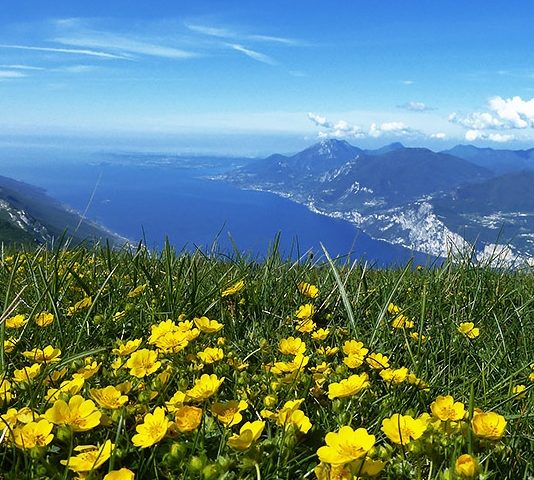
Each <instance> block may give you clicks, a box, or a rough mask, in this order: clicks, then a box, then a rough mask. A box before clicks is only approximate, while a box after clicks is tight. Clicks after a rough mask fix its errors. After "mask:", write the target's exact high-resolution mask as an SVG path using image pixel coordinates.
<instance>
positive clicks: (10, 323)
mask: <svg viewBox="0 0 534 480" xmlns="http://www.w3.org/2000/svg"><path fill="white" fill-rule="evenodd" d="M27 323H28V320H26V316H25V315H15V316H14V317H10V318H6V321H5V326H6V328H20V327H23V326H24V325H26V324H27Z"/></svg>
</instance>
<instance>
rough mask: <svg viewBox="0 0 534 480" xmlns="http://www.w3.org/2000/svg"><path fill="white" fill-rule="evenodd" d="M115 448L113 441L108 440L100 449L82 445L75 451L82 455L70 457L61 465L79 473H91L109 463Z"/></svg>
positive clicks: (62, 461)
mask: <svg viewBox="0 0 534 480" xmlns="http://www.w3.org/2000/svg"><path fill="white" fill-rule="evenodd" d="M114 448H115V445H113V443H111V440H106V442H105V443H104V445H101V446H100V447H98V446H95V445H80V446H78V447H76V448H74V450H75V451H76V452H81V453H79V454H78V455H76V456H72V457H70V458H69V459H68V460H61V461H60V463H61V464H62V465H66V466H67V467H68V468H69V469H70V470H73V471H74V472H77V473H86V472H91V471H92V470H96V469H97V468H99V467H100V466H102V465H103V464H104V463H105V462H107V460H108V459H109V457H110V456H111V452H112V451H113V450H114Z"/></svg>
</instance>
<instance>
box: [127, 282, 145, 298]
mask: <svg viewBox="0 0 534 480" xmlns="http://www.w3.org/2000/svg"><path fill="white" fill-rule="evenodd" d="M145 290H146V283H144V284H143V285H139V286H137V287H135V288H134V289H133V290H130V291H129V292H128V295H127V297H128V298H134V297H138V296H139V295H141V294H142V293H143V292H144V291H145Z"/></svg>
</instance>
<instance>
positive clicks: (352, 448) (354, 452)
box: [317, 426, 375, 465]
mask: <svg viewBox="0 0 534 480" xmlns="http://www.w3.org/2000/svg"><path fill="white" fill-rule="evenodd" d="M325 443H326V445H325V446H322V447H320V448H319V449H318V450H317V456H318V457H319V460H320V461H321V462H323V463H328V464H330V465H343V464H346V463H350V462H353V461H354V460H358V459H359V458H363V457H365V455H367V452H369V450H371V449H372V448H373V446H374V444H375V436H374V435H369V433H367V430H366V429H365V428H358V429H357V430H353V429H352V428H351V427H349V426H344V427H341V428H340V429H339V431H338V432H337V433H336V432H329V433H327V434H326V437H325Z"/></svg>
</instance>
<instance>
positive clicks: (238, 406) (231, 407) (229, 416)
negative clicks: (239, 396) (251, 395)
mask: <svg viewBox="0 0 534 480" xmlns="http://www.w3.org/2000/svg"><path fill="white" fill-rule="evenodd" d="M247 408H248V403H247V402H245V401H244V400H239V401H238V400H230V401H229V402H225V403H221V402H215V403H214V404H213V405H212V406H211V413H213V415H215V416H216V417H217V420H219V422H221V423H222V424H223V425H224V426H225V427H232V426H233V425H237V424H239V423H241V420H243V416H242V415H241V413H240V412H242V411H243V410H246V409H247Z"/></svg>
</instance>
